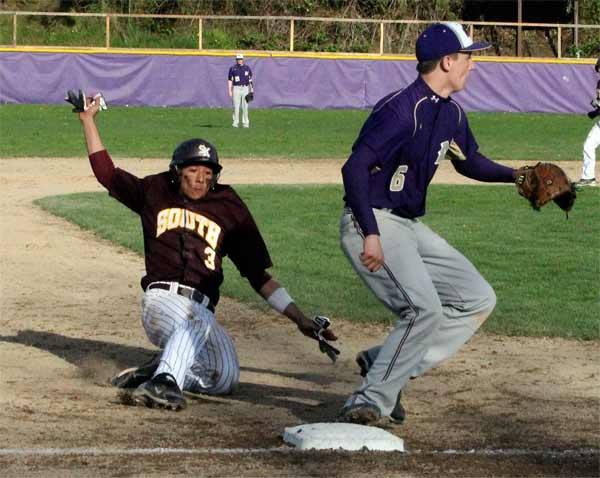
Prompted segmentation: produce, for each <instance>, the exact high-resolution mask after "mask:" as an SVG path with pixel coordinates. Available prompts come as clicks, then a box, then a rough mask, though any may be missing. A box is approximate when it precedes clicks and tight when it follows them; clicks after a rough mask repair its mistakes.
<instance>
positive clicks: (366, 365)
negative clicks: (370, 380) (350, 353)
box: [355, 352, 373, 377]
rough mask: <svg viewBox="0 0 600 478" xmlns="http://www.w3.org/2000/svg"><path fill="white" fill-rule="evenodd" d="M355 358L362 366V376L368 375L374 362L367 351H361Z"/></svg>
mask: <svg viewBox="0 0 600 478" xmlns="http://www.w3.org/2000/svg"><path fill="white" fill-rule="evenodd" d="M355 360H356V363H357V364H358V366H359V367H360V376H361V377H366V376H367V373H369V369H370V368H371V365H373V362H371V360H370V359H369V354H368V353H367V352H359V353H358V355H357V356H356V359H355Z"/></svg>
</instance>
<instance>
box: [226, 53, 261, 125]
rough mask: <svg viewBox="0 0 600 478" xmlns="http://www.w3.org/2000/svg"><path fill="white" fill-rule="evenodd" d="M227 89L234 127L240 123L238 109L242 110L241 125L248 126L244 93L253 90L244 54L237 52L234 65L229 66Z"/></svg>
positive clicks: (249, 70)
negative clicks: (231, 105)
mask: <svg viewBox="0 0 600 478" xmlns="http://www.w3.org/2000/svg"><path fill="white" fill-rule="evenodd" d="M227 90H228V93H229V97H230V98H231V101H232V103H233V117H232V119H233V123H232V126H233V127H234V128H237V127H239V124H240V109H241V112H242V126H243V127H244V128H249V127H250V119H249V117H248V102H247V101H246V95H247V94H248V93H250V92H254V85H253V83H252V70H251V69H250V67H249V66H248V65H245V64H244V55H243V54H242V53H238V54H237V55H236V56H235V65H233V66H232V67H231V68H229V73H228V75H227Z"/></svg>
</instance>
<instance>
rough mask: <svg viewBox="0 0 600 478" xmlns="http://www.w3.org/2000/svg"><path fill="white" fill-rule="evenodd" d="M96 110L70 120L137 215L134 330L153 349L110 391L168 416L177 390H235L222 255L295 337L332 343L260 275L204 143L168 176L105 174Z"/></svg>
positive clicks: (234, 201) (246, 227) (262, 267)
mask: <svg viewBox="0 0 600 478" xmlns="http://www.w3.org/2000/svg"><path fill="white" fill-rule="evenodd" d="M98 108H99V105H98V104H96V102H94V103H92V105H91V106H87V105H86V106H85V111H82V112H80V113H79V118H80V120H81V124H82V126H83V133H84V136H85V140H86V143H87V150H88V154H89V160H90V163H91V167H92V170H93V172H94V175H95V176H96V178H97V179H98V181H99V182H100V183H101V184H102V185H103V186H104V187H105V188H106V189H107V190H108V192H109V194H110V195H111V196H112V197H114V198H115V199H117V200H118V201H119V202H121V203H122V204H124V205H125V206H127V207H128V208H129V209H131V210H132V211H133V212H135V213H137V214H139V215H140V218H141V223H142V230H143V235H144V256H145V264H146V275H145V276H144V277H143V278H142V280H141V285H142V288H143V289H144V291H145V292H144V296H143V300H142V324H143V326H144V329H145V331H146V334H147V336H148V338H149V339H150V341H151V342H152V343H153V344H154V345H156V346H157V347H159V348H160V349H162V352H161V353H160V354H158V355H157V356H156V357H155V358H154V359H153V360H151V361H150V362H149V363H147V364H144V365H142V366H140V367H134V368H131V369H128V370H124V371H122V372H121V373H119V374H118V375H117V376H116V377H114V378H113V380H112V383H113V385H115V386H117V387H120V388H128V389H132V393H131V397H130V398H131V399H132V400H133V402H134V403H136V404H143V405H147V406H151V407H152V406H158V407H164V408H168V409H172V410H178V409H182V408H184V407H185V406H186V400H185V398H184V396H183V394H182V390H188V391H192V392H196V393H206V394H228V393H230V392H231V391H232V390H233V389H234V388H235V387H236V385H237V384H238V381H239V375H240V367H239V363H238V357H237V354H236V351H235V347H234V344H233V342H232V339H231V337H230V336H229V335H228V333H227V332H226V331H225V329H223V327H221V325H219V323H218V322H217V321H216V319H215V307H216V305H217V303H218V302H219V287H220V285H221V283H222V282H223V271H222V268H221V265H222V261H223V258H224V257H225V256H229V258H230V259H231V260H232V261H233V263H234V264H235V266H236V267H237V269H238V270H239V272H240V274H241V275H242V276H243V277H245V278H246V279H247V280H248V281H249V283H250V285H251V286H252V287H253V288H254V290H256V292H257V293H258V294H260V295H261V297H263V298H264V299H265V300H266V301H267V302H268V303H269V305H270V306H271V307H272V308H273V309H275V310H277V311H278V312H280V313H282V314H283V315H285V316H286V317H288V318H289V319H290V320H291V321H293V322H294V323H295V324H296V325H297V326H298V329H299V330H300V332H302V333H303V334H304V335H306V336H308V337H311V338H313V339H318V340H320V342H319V343H321V341H322V339H323V338H324V339H326V340H336V336H335V334H334V333H333V332H332V331H331V329H327V330H318V329H319V327H318V326H317V325H316V324H315V322H313V321H312V320H311V319H308V318H307V317H306V316H305V315H304V314H303V313H302V312H301V310H300V309H299V308H298V307H297V306H296V305H295V303H294V302H293V300H292V298H291V297H290V295H289V294H288V292H287V291H286V290H285V289H284V288H283V287H282V286H281V285H280V284H279V283H278V282H277V281H276V280H275V278H273V277H271V275H269V273H268V272H266V269H268V268H269V267H270V266H271V259H270V257H269V253H268V251H267V247H266V246H265V243H264V241H263V238H262V237H261V234H260V232H259V230H258V228H257V226H256V223H255V222H254V219H253V218H252V215H251V214H250V211H249V210H248V208H247V207H246V204H244V201H242V199H241V198H240V197H239V196H238V195H237V193H236V192H235V191H234V190H233V188H231V187H230V186H227V185H223V184H219V183H218V178H219V173H220V171H221V168H222V167H221V165H220V164H219V159H218V155H217V150H216V149H215V147H214V146H213V145H212V144H210V143H208V142H206V141H204V140H202V139H191V140H188V141H185V142H183V143H181V144H180V145H179V146H177V148H176V149H175V151H174V153H173V157H172V160H171V163H170V166H169V170H168V171H165V172H162V173H160V174H154V175H150V176H146V177H144V178H138V177H136V176H134V175H133V174H130V173H129V172H127V171H125V170H123V169H120V168H116V167H115V166H114V164H113V161H112V159H111V158H110V156H109V154H108V152H107V151H106V149H105V147H104V145H103V144H102V141H101V139H100V134H99V132H98V128H97V126H96V122H95V115H96V113H97V112H98ZM317 332H318V334H319V336H317Z"/></svg>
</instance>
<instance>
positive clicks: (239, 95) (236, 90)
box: [231, 86, 250, 128]
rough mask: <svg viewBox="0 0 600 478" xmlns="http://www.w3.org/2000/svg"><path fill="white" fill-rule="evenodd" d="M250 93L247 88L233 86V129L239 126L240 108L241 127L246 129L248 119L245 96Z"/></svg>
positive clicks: (248, 122) (248, 123)
mask: <svg viewBox="0 0 600 478" xmlns="http://www.w3.org/2000/svg"><path fill="white" fill-rule="evenodd" d="M249 92H250V87H248V86H234V87H233V91H232V95H231V100H232V101H233V127H234V128H237V127H238V126H239V124H240V120H239V118H240V108H241V109H242V126H244V128H248V127H249V126H250V119H249V118H248V102H247V101H246V95H247V94H248V93H249Z"/></svg>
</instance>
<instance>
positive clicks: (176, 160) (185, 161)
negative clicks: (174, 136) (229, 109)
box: [169, 138, 223, 185]
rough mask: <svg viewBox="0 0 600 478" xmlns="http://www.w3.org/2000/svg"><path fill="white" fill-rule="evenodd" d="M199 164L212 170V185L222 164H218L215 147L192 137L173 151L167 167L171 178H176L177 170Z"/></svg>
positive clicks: (217, 177)
mask: <svg viewBox="0 0 600 478" xmlns="http://www.w3.org/2000/svg"><path fill="white" fill-rule="evenodd" d="M195 164H199V165H202V166H207V167H209V168H211V169H212V171H213V185H214V184H216V182H217V180H218V179H219V173H220V172H221V169H222V168H223V166H221V165H220V164H219V155H218V154H217V148H215V147H214V146H213V145H212V144H210V143H209V142H208V141H204V140H203V139H199V138H194V139H188V140H187V141H184V142H183V143H181V144H180V145H179V146H177V147H176V148H175V151H173V157H172V158H171V163H170V164H169V169H170V170H171V172H172V173H173V179H174V180H177V179H178V171H180V170H181V169H182V168H185V167H186V166H192V165H195Z"/></svg>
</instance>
